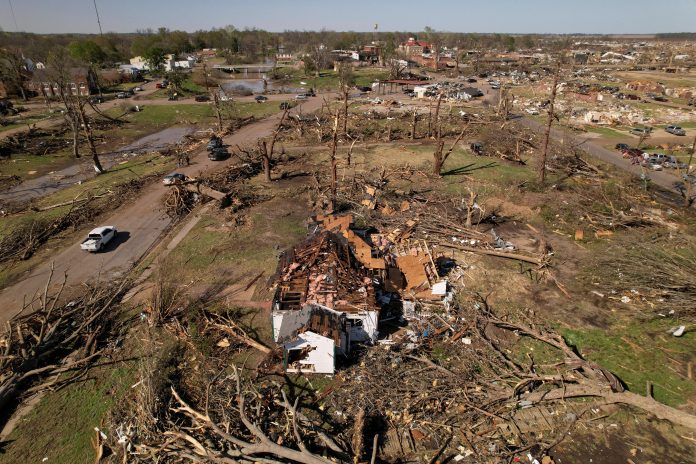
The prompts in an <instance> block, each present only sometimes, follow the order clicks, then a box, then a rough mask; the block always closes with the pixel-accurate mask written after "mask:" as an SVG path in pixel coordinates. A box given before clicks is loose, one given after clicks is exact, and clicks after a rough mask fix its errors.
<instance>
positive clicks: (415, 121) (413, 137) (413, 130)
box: [411, 109, 418, 140]
mask: <svg viewBox="0 0 696 464" xmlns="http://www.w3.org/2000/svg"><path fill="white" fill-rule="evenodd" d="M417 124H418V110H417V109H414V110H413V119H411V140H416V126H417Z"/></svg>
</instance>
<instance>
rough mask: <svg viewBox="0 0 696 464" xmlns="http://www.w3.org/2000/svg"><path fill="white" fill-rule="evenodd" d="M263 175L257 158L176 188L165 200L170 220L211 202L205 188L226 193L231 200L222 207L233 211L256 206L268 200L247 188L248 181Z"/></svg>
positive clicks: (173, 188) (173, 186)
mask: <svg viewBox="0 0 696 464" xmlns="http://www.w3.org/2000/svg"><path fill="white" fill-rule="evenodd" d="M250 156H251V155H250ZM259 172H261V163H260V162H259V160H258V158H257V159H255V160H253V161H251V162H246V163H243V164H241V165H236V166H230V167H227V168H226V169H224V170H221V171H216V172H214V173H212V174H210V175H209V176H207V177H202V178H200V179H193V180H191V181H186V182H185V183H183V184H175V185H172V186H171V187H170V189H169V193H168V194H167V195H166V196H165V198H164V207H165V211H166V212H167V214H168V215H169V216H170V217H172V218H174V219H181V218H182V217H184V216H186V215H187V214H188V213H190V212H191V210H192V209H193V208H194V207H195V206H196V205H197V204H199V203H204V202H206V201H208V200H209V199H210V197H208V196H207V195H205V188H201V186H203V187H208V188H210V189H212V190H214V191H216V192H221V193H222V194H225V195H226V197H227V198H228V200H229V201H221V206H223V207H226V206H229V205H232V212H236V211H238V210H240V209H243V208H246V207H248V206H251V205H253V204H256V203H258V202H259V201H263V200H264V199H267V198H268V197H267V196H264V195H261V194H257V193H255V192H252V191H250V190H249V189H247V188H245V184H244V181H245V180H247V179H250V178H252V177H254V176H255V175H257V174H258V173H259Z"/></svg>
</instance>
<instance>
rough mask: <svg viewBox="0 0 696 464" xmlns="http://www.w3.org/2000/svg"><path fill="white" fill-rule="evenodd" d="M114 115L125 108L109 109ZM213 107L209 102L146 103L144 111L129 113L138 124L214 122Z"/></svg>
mask: <svg viewBox="0 0 696 464" xmlns="http://www.w3.org/2000/svg"><path fill="white" fill-rule="evenodd" d="M108 113H109V114H110V115H112V116H115V115H120V114H122V113H123V110H122V109H120V108H114V109H111V110H109V111H108ZM213 117H214V111H213V107H212V106H211V105H207V104H193V103H192V104H176V105H147V104H146V105H144V108H143V111H140V112H137V113H129V114H128V115H127V116H126V119H127V120H128V121H131V122H133V123H135V124H138V125H143V124H147V125H150V126H154V127H162V126H171V125H174V124H198V123H203V122H212V120H213Z"/></svg>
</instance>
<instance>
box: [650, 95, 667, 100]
mask: <svg viewBox="0 0 696 464" xmlns="http://www.w3.org/2000/svg"><path fill="white" fill-rule="evenodd" d="M652 99H653V100H655V101H659V102H666V101H669V100H667V97H663V96H662V95H655V96H654V97H652Z"/></svg>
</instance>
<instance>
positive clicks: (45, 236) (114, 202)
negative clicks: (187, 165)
mask: <svg viewBox="0 0 696 464" xmlns="http://www.w3.org/2000/svg"><path fill="white" fill-rule="evenodd" d="M155 177H158V176H157V175H154V174H153V175H151V176H144V177H139V178H137V179H132V180H130V181H129V182H127V183H124V184H121V185H118V186H117V187H114V188H113V189H112V190H108V191H107V192H104V193H97V194H91V193H90V194H86V195H82V194H81V195H80V196H78V197H77V198H74V199H73V200H71V201H68V202H64V203H60V204H57V205H50V206H47V207H38V206H33V207H31V206H30V208H31V209H34V210H35V211H39V212H40V211H46V210H49V209H54V208H64V209H65V212H64V213H62V214H61V215H59V216H58V217H41V216H40V217H38V218H37V219H32V220H29V221H25V222H22V223H21V224H20V225H18V226H17V227H15V228H13V229H12V230H11V231H9V232H8V233H6V234H4V235H3V237H2V238H0V263H5V262H12V261H21V260H26V259H29V258H30V257H31V256H32V255H33V254H34V253H35V252H36V251H37V250H38V249H39V248H41V246H43V245H44V244H45V243H46V242H47V241H48V240H50V239H51V238H52V237H55V236H57V235H58V234H60V233H61V232H64V231H66V230H69V229H71V230H76V229H77V228H78V227H80V226H82V225H84V224H87V223H91V222H94V220H95V219H96V218H97V217H99V216H100V215H102V214H104V213H106V212H108V211H112V210H113V209H115V208H117V207H118V206H120V205H121V204H123V203H125V202H126V201H129V200H130V199H131V198H133V197H134V196H135V195H137V193H138V192H139V191H140V189H141V188H142V187H143V186H144V185H146V184H147V183H148V182H149V181H151V180H152V179H153V178H155Z"/></svg>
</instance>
